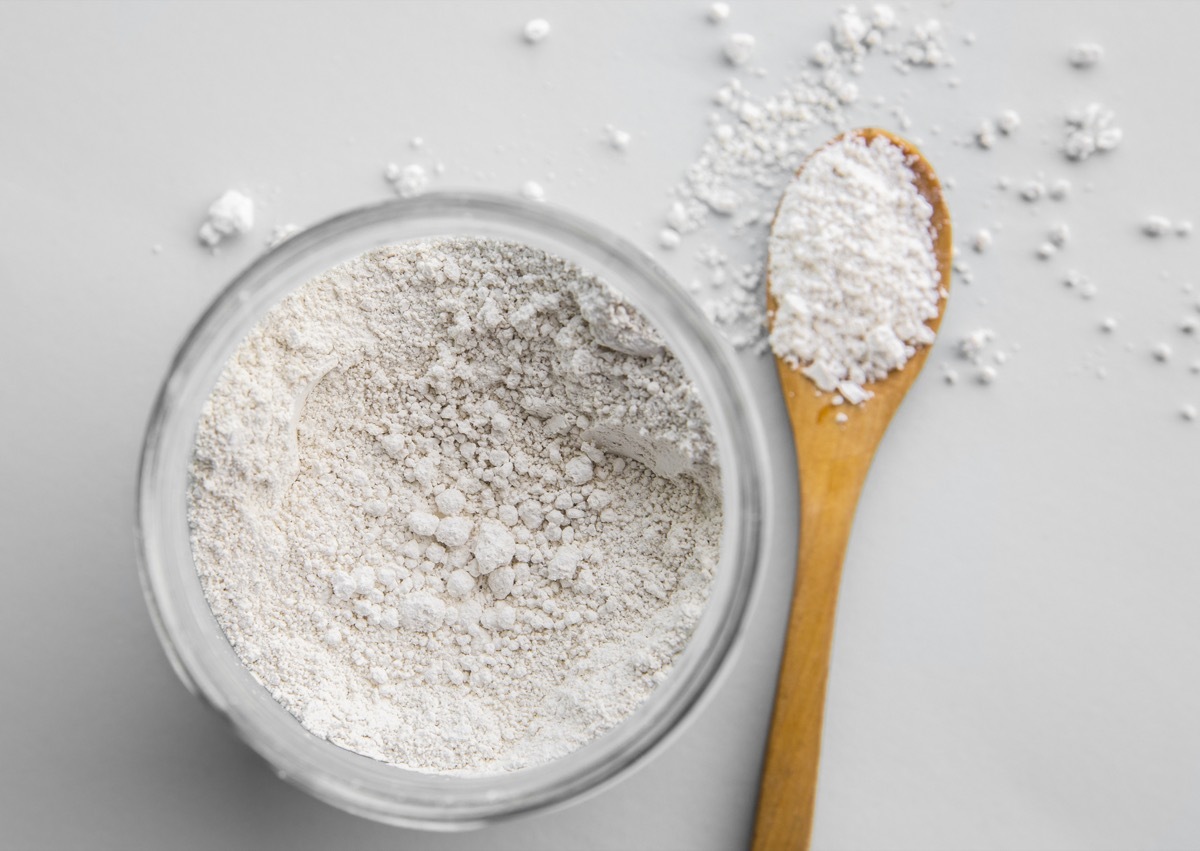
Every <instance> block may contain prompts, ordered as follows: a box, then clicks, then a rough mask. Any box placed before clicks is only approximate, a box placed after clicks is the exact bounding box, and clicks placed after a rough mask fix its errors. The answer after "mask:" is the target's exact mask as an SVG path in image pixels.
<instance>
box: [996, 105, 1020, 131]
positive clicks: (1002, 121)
mask: <svg viewBox="0 0 1200 851" xmlns="http://www.w3.org/2000/svg"><path fill="white" fill-rule="evenodd" d="M1020 126H1021V116H1020V115H1018V114H1017V111H1016V110H1015V109H1006V110H1004V111H1003V112H1001V113H1000V115H999V117H997V118H996V129H997V130H999V131H1000V132H1001V133H1003V134H1004V135H1005V136H1011V135H1012V134H1013V133H1015V132H1016V131H1017V128H1018V127H1020Z"/></svg>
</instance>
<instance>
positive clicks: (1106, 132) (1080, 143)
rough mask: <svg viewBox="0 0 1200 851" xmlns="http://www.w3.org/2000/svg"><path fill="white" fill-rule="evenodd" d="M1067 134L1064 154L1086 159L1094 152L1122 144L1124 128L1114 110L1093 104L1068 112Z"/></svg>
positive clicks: (1074, 158) (1107, 149)
mask: <svg viewBox="0 0 1200 851" xmlns="http://www.w3.org/2000/svg"><path fill="white" fill-rule="evenodd" d="M1066 124H1067V137H1066V140H1065V141H1064V142H1063V153H1064V154H1066V156H1067V159H1072V160H1086V159H1087V158H1088V157H1090V156H1092V154H1097V153H1104V152H1105V151H1111V150H1112V149H1113V148H1115V147H1117V145H1119V144H1120V143H1121V137H1122V135H1123V134H1122V132H1121V128H1120V127H1118V126H1117V125H1116V117H1115V115H1114V114H1113V111H1112V110H1111V109H1108V108H1107V107H1105V106H1103V105H1101V104H1098V103H1089V104H1088V105H1087V106H1085V107H1083V108H1082V109H1076V110H1072V111H1071V112H1069V113H1067V116H1066Z"/></svg>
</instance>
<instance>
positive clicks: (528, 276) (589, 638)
mask: <svg viewBox="0 0 1200 851" xmlns="http://www.w3.org/2000/svg"><path fill="white" fill-rule="evenodd" d="M714 465H715V455H714V447H713V443H712V436H711V433H710V431H709V426H708V421H707V418H706V416H705V413H704V410H703V408H702V407H701V404H700V401H699V398H698V395H697V392H696V388H695V387H694V386H693V385H692V384H691V383H690V382H688V381H687V379H686V377H685V375H684V373H683V370H682V367H681V366H680V364H679V362H678V361H676V360H675V358H674V357H673V356H672V355H671V354H670V353H669V352H668V351H666V350H665V349H664V347H663V344H662V342H661V341H660V339H659V338H658V337H657V336H656V334H655V333H654V332H653V330H652V329H650V328H649V326H648V325H647V324H646V323H645V320H644V319H642V318H641V316H640V315H639V314H637V313H635V312H634V311H633V309H632V308H631V307H630V306H629V305H628V304H626V303H625V302H623V301H622V300H621V299H620V298H619V297H617V296H616V295H615V294H613V293H612V292H611V291H610V290H609V289H608V288H607V287H605V286H604V285H603V284H602V283H600V282H598V281H597V280H595V279H594V278H590V277H588V276H586V275H584V274H582V273H581V272H580V270H578V269H577V268H575V267H574V266H572V265H571V264H569V263H567V262H566V261H563V260H560V259H558V258H555V257H552V256H549V255H546V254H545V253H543V252H540V251H537V250H535V249H532V248H527V247H524V246H519V245H515V244H511V243H498V242H492V241H486V240H473V239H472V240H467V239H463V240H439V241H435V242H424V243H410V244H406V245H401V246H394V247H391V248H385V249H380V250H377V251H375V252H372V253H370V254H367V255H364V256H363V257H360V258H358V259H356V260H354V261H351V262H349V263H347V264H345V265H343V266H340V267H338V268H336V269H333V270H331V271H330V272H328V273H326V274H324V275H322V276H320V277H318V278H316V279H314V280H313V281H310V282H309V283H308V284H306V285H305V286H303V287H302V288H300V289H299V290H297V291H296V292H295V293H293V294H292V295H290V296H289V297H287V298H286V299H284V300H283V301H282V302H281V303H280V304H279V305H277V306H276V307H275V308H273V309H272V310H271V311H270V312H269V313H268V314H267V315H266V317H265V318H264V319H263V320H262V321H261V322H260V323H259V325H258V326H257V327H256V328H255V329H254V330H253V331H252V332H251V333H250V334H249V335H248V336H247V338H246V339H245V340H244V341H243V342H242V344H241V345H240V346H239V348H238V349H237V351H236V352H235V353H234V355H233V357H232V358H231V359H230V361H229V363H228V364H227V366H226V368H225V370H224V371H223V373H222V375H221V377H220V379H219V380H218V382H217V384H216V387H215V388H214V390H213V392H212V395H211V396H210V398H209V400H208V402H207V404H206V407H205V409H204V412H203V414H202V417H201V420H200V423H199V427H198V430H197V436H196V444H195V454H194V458H193V462H192V466H191V487H190V491H189V519H190V523H191V528H192V548H193V553H194V556H195V561H196V565H197V569H198V571H199V574H200V577H201V580H202V583H203V587H204V590H205V593H206V595H207V598H208V601H209V603H210V605H211V606H212V609H213V612H214V614H215V616H216V618H217V620H218V621H219V623H220V624H221V626H222V628H223V629H224V631H225V634H226V635H227V637H228V638H229V640H230V642H231V644H232V645H233V647H234V649H235V650H236V652H237V654H238V656H239V657H240V658H241V660H242V661H243V663H244V664H245V665H246V666H247V668H248V669H249V670H250V671H251V672H252V673H253V675H254V676H255V678H256V679H257V680H258V681H259V682H260V683H262V684H263V686H264V687H266V688H267V689H268V690H269V691H270V692H271V694H272V695H273V696H274V697H275V699H276V700H278V701H279V702H280V703H281V704H282V705H283V706H284V707H285V708H286V709H287V710H288V711H290V712H291V713H292V714H293V715H295V716H296V717H297V718H298V719H299V720H300V722H301V723H302V724H303V725H304V726H305V727H306V728H307V729H308V730H310V731H311V732H313V733H314V734H316V735H318V736H321V737H324V738H327V739H329V740H330V741H332V742H334V743H336V744H338V745H341V746H342V747H346V748H349V749H350V750H353V751H356V752H358V753H361V754H365V755H367V756H370V757H374V758H376V759H379V760H383V761H385V762H389V763H394V764H397V765H401V766H405V767H408V768H413V769H417V770H421V771H432V772H454V773H485V772H494V771H505V770H512V769H518V768H522V767H525V766H531V765H537V764H540V763H544V762H546V761H548V760H551V759H554V758H556V757H559V756H562V755H563V754H565V753H568V752H570V751H572V750H574V749H576V748H578V747H580V746H581V745H583V744H584V743H586V742H587V741H589V740H591V739H593V738H594V737H596V736H597V735H599V734H601V733H603V732H605V731H606V730H608V729H610V728H611V727H613V726H614V725H615V724H617V723H618V722H620V721H621V720H622V719H623V718H625V717H626V716H627V715H629V713H630V712H632V711H633V710H634V709H635V708H636V707H637V706H638V705H639V704H641V703H642V702H643V701H644V700H645V699H646V698H647V696H648V695H649V694H650V693H651V692H652V690H653V689H654V687H655V686H656V685H657V684H658V683H660V682H661V681H662V680H663V679H664V677H665V676H666V675H667V672H668V671H669V670H670V668H671V665H672V662H673V660H674V659H675V658H676V656H677V655H678V654H679V652H680V651H681V650H682V648H683V647H684V645H685V644H686V642H687V640H688V638H689V636H690V635H691V632H692V630H693V627H694V626H695V623H696V621H697V618H698V617H699V614H700V612H701V611H702V609H703V606H704V604H705V601H706V598H707V593H708V588H709V585H710V581H711V577H712V574H713V571H714V569H715V565H716V558H717V548H718V543H719V537H720V530H721V510H720V503H719V496H718V495H717V491H716V490H715V485H716V481H717V477H718V473H717V470H716V467H715V466H714Z"/></svg>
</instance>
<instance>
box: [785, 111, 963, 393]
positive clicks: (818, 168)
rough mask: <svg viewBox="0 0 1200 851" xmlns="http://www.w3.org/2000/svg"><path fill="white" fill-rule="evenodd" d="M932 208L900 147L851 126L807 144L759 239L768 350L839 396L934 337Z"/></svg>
mask: <svg viewBox="0 0 1200 851" xmlns="http://www.w3.org/2000/svg"><path fill="white" fill-rule="evenodd" d="M932 217H933V207H932V206H931V205H930V203H929V201H928V200H926V199H925V197H924V196H923V195H922V194H921V193H920V191H919V190H918V189H917V186H916V183H915V176H914V174H913V171H912V168H911V167H910V165H909V162H908V158H907V155H906V154H905V152H904V151H903V150H901V149H900V148H899V147H897V146H896V145H894V144H892V143H891V142H890V141H888V140H887V139H886V138H884V137H882V136H879V137H876V138H875V139H873V140H872V141H871V142H869V143H868V142H867V141H865V140H864V139H863V138H862V137H860V136H857V135H851V136H846V137H843V138H841V139H838V140H836V141H834V142H832V143H830V144H829V145H826V146H825V147H824V148H822V149H820V150H819V151H817V152H816V153H814V154H813V155H812V156H811V157H810V158H809V160H808V161H807V163H805V165H804V168H803V169H802V170H801V171H800V173H799V174H798V175H797V176H796V177H795V179H794V180H793V181H792V182H791V183H790V184H789V185H788V187H787V189H786V190H785V192H784V195H783V200H782V201H781V203H780V206H779V212H778V213H777V218H776V222H775V225H774V228H773V229H772V231H771V236H770V239H769V242H768V252H769V253H768V261H767V266H768V281H769V286H770V291H771V295H772V296H774V298H775V302H776V305H777V307H776V312H775V318H774V324H773V328H772V331H771V335H770V342H771V348H772V349H773V350H774V352H775V354H776V355H778V356H779V357H781V358H783V359H784V360H785V361H786V362H787V363H789V364H790V365H792V366H793V367H794V368H798V369H800V370H801V371H802V372H803V373H804V374H805V375H807V376H808V377H809V378H811V379H812V380H813V381H814V382H815V383H816V385H817V387H819V388H820V389H821V390H824V391H827V392H832V391H834V390H836V391H837V392H839V393H840V394H841V395H842V396H843V397H845V398H846V399H847V400H850V401H857V400H862V401H865V400H866V399H867V398H870V396H871V393H870V391H868V390H866V389H865V388H864V386H863V385H865V384H868V383H870V382H872V381H878V380H880V379H883V378H885V377H886V376H887V375H888V373H889V372H891V371H893V370H897V369H900V368H901V367H903V366H904V364H905V363H907V362H908V360H909V358H911V357H912V356H913V355H914V354H915V353H916V350H917V347H918V346H923V345H928V344H930V343H932V342H933V339H934V332H933V330H932V329H931V328H930V327H929V326H928V325H926V324H925V323H926V322H927V321H928V320H930V319H933V318H935V317H936V316H937V315H938V300H939V298H940V295H941V292H940V284H941V279H940V273H939V271H938V264H937V257H936V255H935V254H934V248H933V231H932V225H931V222H932Z"/></svg>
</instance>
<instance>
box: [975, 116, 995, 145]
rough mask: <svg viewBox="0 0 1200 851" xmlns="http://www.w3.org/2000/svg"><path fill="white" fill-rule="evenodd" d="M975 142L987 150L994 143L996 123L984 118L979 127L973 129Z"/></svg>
mask: <svg viewBox="0 0 1200 851" xmlns="http://www.w3.org/2000/svg"><path fill="white" fill-rule="evenodd" d="M975 144H977V145H978V146H979V147H981V148H983V149H984V150H987V149H989V148H991V147H992V145H994V144H996V124H995V122H993V121H991V120H990V119H985V120H983V121H981V122H980V124H979V129H977V130H976V131H975Z"/></svg>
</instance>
